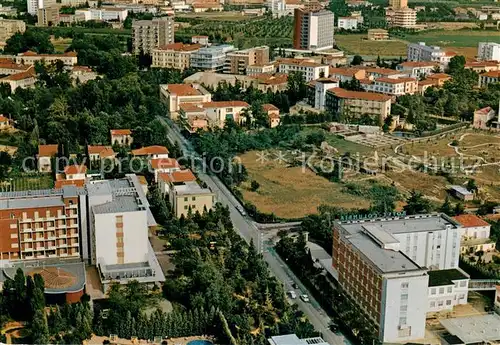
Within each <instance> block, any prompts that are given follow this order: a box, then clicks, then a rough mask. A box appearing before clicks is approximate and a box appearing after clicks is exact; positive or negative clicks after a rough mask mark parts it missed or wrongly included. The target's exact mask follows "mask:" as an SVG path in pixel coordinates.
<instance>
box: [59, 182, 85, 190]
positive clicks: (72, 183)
mask: <svg viewBox="0 0 500 345" xmlns="http://www.w3.org/2000/svg"><path fill="white" fill-rule="evenodd" d="M84 185H85V180H57V181H56V183H55V184H54V188H56V189H59V188H62V187H63V186H76V187H83V186H84Z"/></svg>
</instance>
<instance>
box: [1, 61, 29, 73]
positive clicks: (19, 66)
mask: <svg viewBox="0 0 500 345" xmlns="http://www.w3.org/2000/svg"><path fill="white" fill-rule="evenodd" d="M0 68H2V69H17V70H20V71H26V70H28V69H30V68H31V66H28V65H22V64H17V63H14V62H3V61H0Z"/></svg>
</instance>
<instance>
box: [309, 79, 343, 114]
mask: <svg viewBox="0 0 500 345" xmlns="http://www.w3.org/2000/svg"><path fill="white" fill-rule="evenodd" d="M308 86H309V95H312V96H311V97H308V98H309V104H310V105H311V106H313V107H314V108H315V109H319V110H325V98H326V91H328V90H329V89H332V88H334V87H339V81H338V80H337V79H333V78H319V79H317V80H313V81H311V82H310V83H309V85H308Z"/></svg>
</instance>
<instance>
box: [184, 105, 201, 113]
mask: <svg viewBox="0 0 500 345" xmlns="http://www.w3.org/2000/svg"><path fill="white" fill-rule="evenodd" d="M179 107H180V108H181V110H182V111H184V112H185V113H190V112H203V106H202V105H201V104H198V103H183V104H181V105H180V106H179Z"/></svg>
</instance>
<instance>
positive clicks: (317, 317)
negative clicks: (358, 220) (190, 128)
mask: <svg viewBox="0 0 500 345" xmlns="http://www.w3.org/2000/svg"><path fill="white" fill-rule="evenodd" d="M160 120H161V121H162V122H163V123H164V124H165V125H167V126H168V127H169V128H170V131H169V134H168V138H169V140H170V141H171V142H177V143H178V144H179V145H180V147H181V148H182V151H183V153H184V155H185V156H188V155H193V156H196V157H199V156H198V155H197V154H196V153H195V152H194V150H193V148H192V146H191V143H189V142H188V141H187V140H186V139H185V138H184V137H183V136H182V135H181V134H180V132H179V130H178V128H177V126H176V125H175V124H174V123H172V122H171V121H170V120H165V119H164V118H161V119H160ZM203 165H204V163H202V166H201V169H200V168H198V169H195V170H196V173H197V175H198V177H199V178H200V179H201V180H202V181H204V182H205V183H206V184H207V185H208V186H209V187H210V188H211V189H212V191H213V192H214V193H216V194H217V200H218V201H219V202H220V203H222V204H223V205H226V206H228V207H229V211H230V214H231V220H232V221H233V224H234V227H235V229H236V230H237V231H238V232H239V234H240V235H241V236H242V237H243V238H244V239H245V240H246V241H247V242H250V240H251V239H253V241H254V243H255V245H256V246H257V247H258V248H260V246H261V242H262V243H263V242H264V238H263V237H261V235H260V232H259V230H258V229H257V227H256V226H255V224H254V222H253V221H252V220H251V219H249V218H247V217H244V216H242V215H241V214H240V212H239V211H238V210H237V209H236V206H239V207H241V205H240V203H239V202H238V200H237V199H236V198H235V197H234V195H233V194H232V193H231V192H230V191H229V190H228V189H227V187H226V186H225V185H224V184H223V183H222V182H221V181H220V180H219V178H217V177H216V176H214V175H213V174H210V173H208V170H206V169H204V168H203ZM260 237H261V238H260ZM266 237H267V236H266ZM264 246H265V245H264ZM263 252H264V253H263V255H264V258H265V260H266V262H267V263H268V264H269V268H270V270H271V272H272V273H273V274H274V276H275V277H276V278H277V279H279V280H280V281H282V282H283V283H284V285H285V291H289V290H293V288H292V284H293V283H296V284H298V286H299V290H300V291H297V295H300V294H301V293H306V294H308V295H309V298H310V299H311V302H310V303H304V302H303V301H302V300H300V299H299V298H297V299H295V300H293V303H296V304H297V305H298V307H299V309H300V310H302V311H303V312H304V313H305V314H306V315H307V317H308V319H309V321H310V322H311V323H312V324H313V326H314V327H315V328H316V330H317V331H319V332H321V333H322V336H323V339H324V340H326V341H327V342H328V343H329V344H331V345H344V344H347V341H346V340H345V338H344V337H343V336H341V335H337V334H335V333H333V332H331V331H330V330H329V329H328V325H329V324H330V322H331V319H330V317H328V315H327V314H326V312H325V311H324V310H323V309H322V308H321V307H320V306H319V304H318V303H317V302H316V301H315V300H314V298H312V297H311V294H310V293H309V292H308V291H307V289H306V288H305V287H304V286H303V285H302V284H301V283H300V281H299V279H297V277H296V276H295V275H294V274H293V273H292V272H291V271H290V269H289V268H288V267H287V265H286V264H285V263H284V262H283V261H282V260H281V258H279V257H278V255H276V254H275V253H274V251H273V250H272V249H270V248H266V250H264V251H263ZM301 291H302V292H301Z"/></svg>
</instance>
